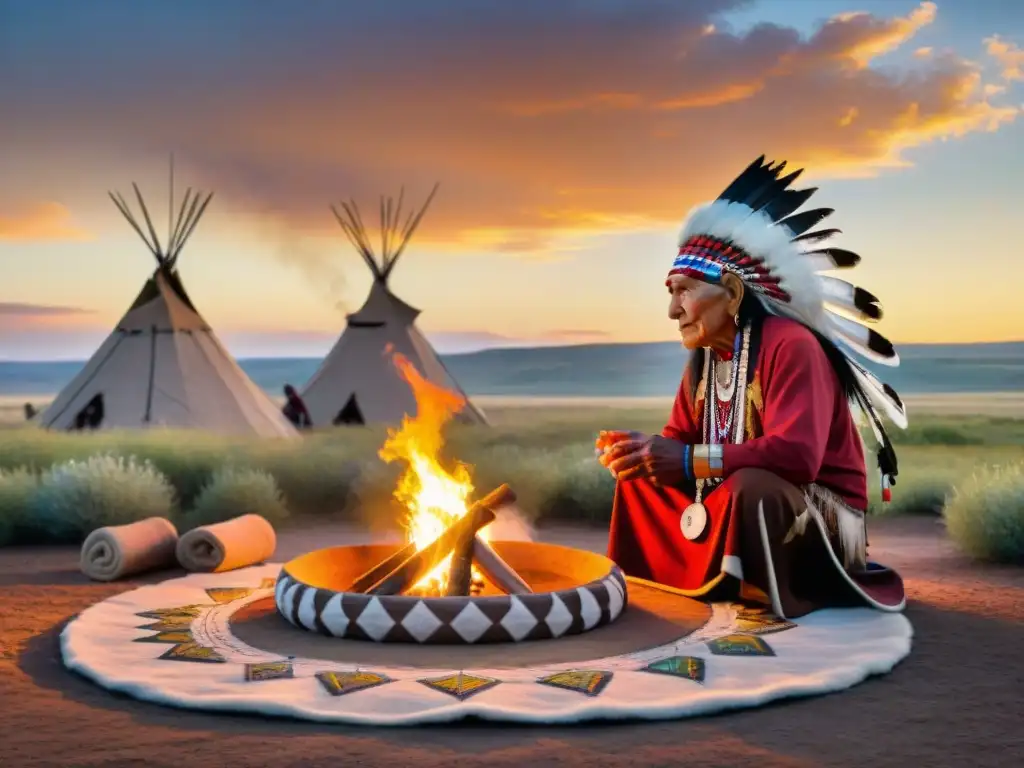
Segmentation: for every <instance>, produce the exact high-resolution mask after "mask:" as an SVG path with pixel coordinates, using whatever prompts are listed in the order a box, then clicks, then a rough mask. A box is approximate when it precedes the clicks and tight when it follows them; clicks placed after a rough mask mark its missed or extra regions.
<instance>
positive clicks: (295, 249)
mask: <svg viewBox="0 0 1024 768" xmlns="http://www.w3.org/2000/svg"><path fill="white" fill-rule="evenodd" d="M272 238H273V241H274V244H273V248H272V250H273V253H274V257H275V258H277V259H278V260H279V261H281V262H282V263H284V264H286V265H288V266H289V267H291V268H293V269H298V270H299V271H300V272H301V273H302V275H303V277H305V278H306V280H307V281H308V282H309V284H310V286H311V287H312V288H314V289H315V291H316V292H317V293H318V294H319V295H320V296H321V297H322V298H323V299H324V300H326V301H327V302H329V303H330V305H331V306H332V307H333V308H334V310H335V311H336V312H338V314H340V315H341V316H342V317H344V316H345V315H346V314H347V313H348V312H349V306H348V304H347V302H346V301H345V298H344V295H345V289H346V288H347V287H348V279H347V278H346V275H345V270H344V269H343V268H342V264H343V262H344V260H345V256H346V254H345V253H344V252H343V250H342V249H341V248H339V247H338V244H337V243H336V242H334V240H332V241H331V242H330V243H326V242H325V243H314V242H312V241H310V240H309V239H307V238H304V237H302V236H301V235H299V234H297V233H296V232H294V231H292V230H290V229H288V228H287V227H286V226H285V225H276V226H275V227H274V232H273V234H272Z"/></svg>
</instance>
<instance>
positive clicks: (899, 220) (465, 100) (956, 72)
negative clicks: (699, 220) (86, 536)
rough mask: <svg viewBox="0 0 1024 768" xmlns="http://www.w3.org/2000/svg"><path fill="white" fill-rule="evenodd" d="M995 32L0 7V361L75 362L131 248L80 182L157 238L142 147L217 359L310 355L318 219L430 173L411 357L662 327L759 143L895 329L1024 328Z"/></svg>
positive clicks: (1015, 125)
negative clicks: (189, 234) (426, 340)
mask: <svg viewBox="0 0 1024 768" xmlns="http://www.w3.org/2000/svg"><path fill="white" fill-rule="evenodd" d="M1022 49H1024V3H1011V2H1005V1H1003V0H944V1H941V2H938V3H930V2H923V3H915V2H913V0H763V1H761V2H742V1H740V0H517V1H516V2H510V1H509V0H492V1H490V2H488V1H486V0H432V1H431V2H422V1H421V0H391V2H387V3H369V2H365V0H360V2H354V1H353V2H348V1H347V0H336V1H335V2H328V1H327V0H308V2H303V3H298V2H294V0H291V1H290V2H285V1H284V0H280V1H279V0H260V2H243V1H242V0H218V2H216V3H214V2H209V1H208V0H176V1H175V2H170V0H165V1H164V2H156V1H155V0H151V1H150V2H145V3H131V4H129V3H125V2H123V0H90V2H88V3H86V2H81V1H80V0H63V1H62V0H0V359H37V360H38V359H56V358H71V359H83V358H85V357H88V356H89V355H90V354H91V353H92V351H93V350H94V348H95V346H96V344H97V343H98V342H99V341H101V340H102V338H103V337H104V336H105V335H106V334H107V333H108V332H109V330H110V328H111V327H112V326H113V324H114V323H115V322H116V321H117V319H118V317H119V316H120V315H121V314H122V313H123V312H124V311H125V309H127V306H128V304H129V303H130V302H131V301H132V300H133V299H134V298H135V295H136V293H137V292H138V290H139V288H140V287H141V285H142V283H143V281H144V280H145V278H146V277H147V276H148V274H149V273H150V272H151V271H152V268H153V266H154V265H153V260H152V257H151V256H150V255H149V254H148V253H147V252H146V250H145V248H144V246H143V245H142V244H141V242H140V241H139V239H138V237H137V236H136V235H135V233H134V232H133V231H132V230H131V228H130V227H129V226H128V224H127V223H126V222H125V221H124V220H123V219H122V218H121V216H120V214H119V213H118V212H117V210H116V208H115V207H114V205H113V204H112V203H111V202H110V200H109V198H108V197H107V190H108V189H109V190H119V191H121V192H122V193H123V194H124V195H125V196H126V197H130V196H131V198H132V202H133V204H134V200H133V193H132V190H131V183H132V182H133V181H135V182H137V183H138V184H139V185H140V188H141V189H142V191H143V194H144V195H145V196H146V199H147V201H148V202H149V203H150V208H151V212H153V213H155V215H156V221H155V222H154V223H155V224H156V225H157V228H158V231H159V232H165V231H166V228H167V186H168V185H167V175H168V156H169V154H170V153H171V152H173V153H174V155H175V172H176V189H177V191H178V193H179V194H180V193H181V192H182V191H183V190H184V188H185V186H186V185H193V186H196V187H200V188H202V189H206V190H211V191H214V192H215V197H214V200H213V202H212V203H211V205H210V207H209V209H208V211H207V214H206V216H205V217H204V219H203V221H202V222H201V223H200V224H199V226H198V228H197V229H196V231H195V234H194V236H193V238H192V240H191V241H190V243H189V245H188V246H187V247H186V249H185V252H184V255H183V256H182V260H181V262H180V267H181V272H182V276H183V278H184V280H185V283H186V285H187V286H188V288H189V291H190V293H191V295H192V297H193V299H195V301H196V303H197V304H198V305H199V307H200V309H201V311H202V312H203V314H204V315H205V316H206V318H207V319H208V320H209V321H210V322H211V324H212V325H213V326H214V327H215V328H216V329H217V330H218V332H219V333H220V334H221V336H222V337H223V339H224V340H225V342H226V344H227V346H228V348H229V349H230V350H231V351H232V352H233V353H235V354H236V355H239V356H254V355H275V356H277V355H297V356H304V355H318V354H322V353H324V352H326V350H327V349H328V348H329V346H330V344H331V343H333V341H334V339H335V338H336V336H337V334H338V333H339V332H340V330H341V328H342V327H343V324H344V313H345V312H346V311H354V310H355V309H357V308H358V307H359V305H360V303H361V302H362V299H363V298H364V296H365V292H366V290H367V287H368V285H369V279H370V275H369V272H368V270H367V269H366V267H365V266H364V265H363V263H362V261H361V260H360V258H359V257H358V256H357V254H356V253H355V252H354V251H353V250H352V248H351V247H350V246H349V244H348V242H347V240H346V239H345V238H344V235H343V234H342V232H341V230H340V229H339V227H338V225H337V223H336V222H335V221H334V218H333V216H332V215H331V213H330V211H329V209H328V205H329V204H330V203H332V202H337V201H338V200H340V199H342V198H346V199H347V198H350V197H352V198H355V199H356V201H357V202H358V203H360V205H361V206H362V209H363V211H364V213H366V214H369V212H370V211H372V212H373V214H374V215H373V217H372V218H376V214H377V210H378V204H379V202H378V201H379V195H380V194H381V193H386V194H394V195H397V193H398V190H399V188H400V187H401V186H402V185H403V184H404V185H405V189H406V199H407V200H412V201H414V202H419V201H420V200H422V199H423V198H424V197H425V196H426V194H427V193H428V192H429V190H430V188H431V186H432V185H433V183H434V181H439V182H440V184H441V187H440V191H439V193H438V196H437V198H436V199H435V202H434V205H433V206H432V208H431V210H430V211H429V212H428V214H427V216H426V218H425V219H424V222H423V225H422V227H421V229H420V232H419V233H418V235H417V237H416V238H415V240H414V242H413V245H412V247H411V248H410V249H409V251H408V252H407V254H406V255H405V257H404V258H403V260H402V261H401V262H400V263H399V265H398V267H397V269H396V271H395V274H394V278H393V281H392V285H393V289H394V290H395V292H396V293H397V294H398V295H399V296H401V297H403V298H404V299H405V300H406V301H408V302H409V303H411V304H413V305H414V306H417V307H419V308H421V309H422V310H423V315H422V316H421V318H420V321H419V322H420V325H421V327H422V328H423V330H424V331H425V332H426V333H427V335H428V336H429V337H430V338H431V339H432V340H433V341H434V342H435V344H436V345H437V347H438V348H439V349H440V350H441V351H455V350H461V349H468V348H476V347H480V346H494V345H500V344H517V345H521V344H535V343H541V344H549V343H581V342H593V341H657V340H671V339H674V338H677V337H676V334H675V333H674V328H673V324H672V323H671V322H670V321H668V319H667V318H666V315H665V313H666V309H667V296H666V294H665V289H664V284H663V281H664V275H665V273H666V271H667V269H668V266H669V264H670V262H671V259H672V256H673V254H674V247H673V246H674V243H675V238H676V236H677V232H678V229H679V227H680V224H681V223H682V220H683V218H684V217H685V215H686V213H687V211H688V210H689V208H690V207H691V206H692V205H694V204H697V203H699V202H702V201H704V200H706V199H709V198H711V197H713V196H715V195H717V194H718V193H719V192H720V191H721V190H722V189H723V188H724V186H725V185H726V184H728V182H729V181H731V180H732V178H733V177H734V176H735V174H736V173H737V172H739V171H740V170H741V169H742V168H743V167H744V166H745V165H746V164H747V163H749V162H750V161H751V160H753V159H754V158H755V157H756V156H758V155H759V154H762V153H766V154H767V155H768V157H769V158H773V159H786V160H788V161H789V164H790V166H797V167H799V166H803V165H806V167H807V169H808V170H807V172H806V173H805V176H804V177H803V179H802V181H810V182H812V183H813V184H814V185H816V186H819V187H820V191H819V192H818V193H817V194H816V195H815V197H814V198H813V200H814V203H816V204H817V205H821V206H829V207H834V208H836V211H837V212H836V214H835V215H833V217H832V218H831V219H830V220H829V224H830V225H831V226H836V227H839V228H841V229H842V230H843V232H844V234H843V236H842V238H841V239H840V240H839V241H837V242H836V245H839V246H841V247H844V248H848V249H850V250H854V251H857V252H858V253H860V254H861V255H862V256H863V257H864V261H863V262H862V265H861V266H860V267H859V268H858V269H857V270H856V272H855V273H854V276H855V282H857V283H858V284H860V285H863V286H865V287H867V288H868V289H869V290H871V291H873V292H874V293H876V294H877V295H878V296H879V297H880V298H881V299H882V301H883V303H884V305H885V308H886V310H887V314H886V318H885V319H884V320H883V326H882V327H883V329H884V331H886V332H887V333H888V335H890V336H891V337H892V338H893V339H894V340H896V341H898V342H899V341H902V342H967V341H999V340H1015V339H1024V301H1022V300H1021V289H1020V284H1021V282H1022V281H1024V253H1022V251H1024V246H1022V245H1021V243H1022V242H1024V184H1022V182H1024V117H1021V115H1020V112H1021V110H1022V109H1024V50H1022ZM367 218H371V217H370V216H369V215H367Z"/></svg>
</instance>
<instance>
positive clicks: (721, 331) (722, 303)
mask: <svg viewBox="0 0 1024 768" xmlns="http://www.w3.org/2000/svg"><path fill="white" fill-rule="evenodd" d="M668 292H669V295H670V296H671V300H670V301H669V305H668V316H669V317H670V318H672V319H673V320H675V321H676V322H677V323H679V334H680V336H682V338H683V346H684V347H686V348H687V349H691V350H692V349H700V348H701V347H710V346H714V345H715V343H716V342H717V341H718V340H719V339H721V338H722V337H724V336H728V335H730V334H731V333H733V331H732V329H733V327H734V325H735V323H734V321H733V316H732V312H730V311H729V310H730V307H729V304H730V295H729V291H728V290H726V289H725V288H723V287H722V286H719V285H714V284H712V283H705V282H703V281H702V280H695V279H694V278H692V277H686V276H685V275H672V276H671V277H669V279H668Z"/></svg>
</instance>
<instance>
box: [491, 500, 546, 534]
mask: <svg viewBox="0 0 1024 768" xmlns="http://www.w3.org/2000/svg"><path fill="white" fill-rule="evenodd" d="M495 515H496V517H495V519H494V522H493V523H491V524H490V525H488V526H487V534H488V538H489V539H491V540H492V541H534V540H535V539H536V531H535V530H534V527H533V524H532V523H531V522H530V521H529V519H528V518H527V517H526V516H525V515H524V514H523V513H522V511H520V509H519V507H517V506H516V505H515V504H507V505H506V506H504V507H502V508H501V509H498V510H495Z"/></svg>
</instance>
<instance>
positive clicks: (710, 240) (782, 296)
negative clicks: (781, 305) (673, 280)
mask: <svg viewBox="0 0 1024 768" xmlns="http://www.w3.org/2000/svg"><path fill="white" fill-rule="evenodd" d="M724 272H732V273H733V274H734V275H736V276H737V277H738V278H740V280H742V281H743V282H744V283H746V284H747V285H749V286H750V287H752V288H753V289H755V290H757V291H759V292H760V293H763V294H765V295H766V296H769V297H771V298H773V299H775V300H777V301H784V302H789V301H790V295H789V294H788V293H787V292H786V291H784V290H783V289H782V288H781V286H780V285H779V282H780V281H779V278H777V277H775V276H774V275H772V273H771V270H769V269H768V267H767V266H766V265H765V263H764V261H763V260H761V259H759V258H757V257H755V256H751V255H750V254H749V253H747V252H746V251H744V250H742V249H740V248H737V247H736V246H735V245H734V244H733V243H730V242H727V241H725V240H719V239H718V238H715V237H708V236H707V235H695V236H694V237H691V238H690V239H689V240H687V241H686V242H685V243H683V245H682V246H681V247H680V248H679V254H678V255H677V256H676V258H675V261H673V262H672V269H671V270H669V273H668V276H669V277H672V276H673V275H686V276H687V277H692V278H694V279H695V280H703V281H704V282H707V283H714V284H716V285H717V284H718V283H721V282H722V274H723V273H724Z"/></svg>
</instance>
